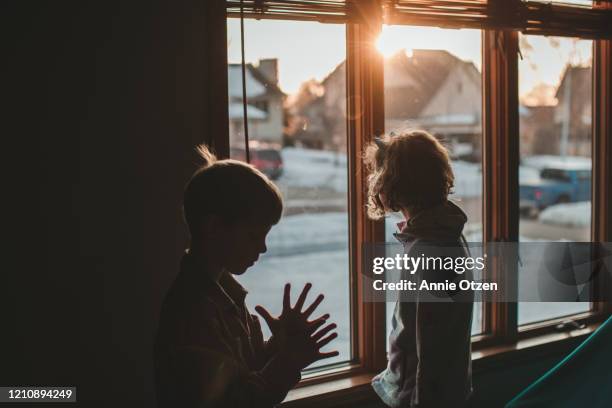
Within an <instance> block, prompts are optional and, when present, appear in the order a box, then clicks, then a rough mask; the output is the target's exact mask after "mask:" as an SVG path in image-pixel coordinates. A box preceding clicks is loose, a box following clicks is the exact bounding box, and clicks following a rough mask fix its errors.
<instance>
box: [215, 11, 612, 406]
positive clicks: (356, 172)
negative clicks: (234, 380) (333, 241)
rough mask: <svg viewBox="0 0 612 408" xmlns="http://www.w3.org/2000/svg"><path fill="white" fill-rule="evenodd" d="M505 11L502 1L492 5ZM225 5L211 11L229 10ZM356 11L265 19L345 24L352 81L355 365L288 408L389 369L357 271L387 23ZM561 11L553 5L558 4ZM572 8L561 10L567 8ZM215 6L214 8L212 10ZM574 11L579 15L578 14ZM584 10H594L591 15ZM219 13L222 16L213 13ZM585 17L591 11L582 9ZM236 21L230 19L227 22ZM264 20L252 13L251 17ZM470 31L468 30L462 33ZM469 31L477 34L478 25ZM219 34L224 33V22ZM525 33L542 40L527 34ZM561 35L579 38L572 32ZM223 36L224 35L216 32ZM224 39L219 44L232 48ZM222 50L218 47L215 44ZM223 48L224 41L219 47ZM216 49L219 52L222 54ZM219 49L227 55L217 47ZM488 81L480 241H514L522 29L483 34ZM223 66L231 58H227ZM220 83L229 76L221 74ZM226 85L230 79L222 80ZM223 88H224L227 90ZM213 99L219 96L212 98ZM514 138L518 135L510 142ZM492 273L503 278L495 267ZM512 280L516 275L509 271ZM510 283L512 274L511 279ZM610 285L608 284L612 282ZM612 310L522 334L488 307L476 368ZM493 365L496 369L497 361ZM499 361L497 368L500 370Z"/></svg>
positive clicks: (604, 58)
mask: <svg viewBox="0 0 612 408" xmlns="http://www.w3.org/2000/svg"><path fill="white" fill-rule="evenodd" d="M489 1H490V2H491V3H496V4H499V3H498V2H499V1H504V0H489ZM224 3H225V2H224V0H214V1H211V4H216V7H221V6H222V7H223V8H224V9H225V7H226V4H224ZM347 3H349V7H350V8H351V10H352V13H351V17H350V19H348V20H347V19H342V18H339V17H337V16H332V17H329V16H321V17H320V18H317V17H316V16H314V17H313V16H308V18H300V17H299V16H298V17H296V16H291V17H287V16H283V15H276V16H270V17H267V16H266V17H264V18H273V19H274V18H280V19H302V20H309V21H321V22H331V23H345V24H346V43H347V47H346V50H347V56H346V67H347V69H346V73H347V74H346V75H347V76H346V84H347V113H348V114H347V117H348V118H347V137H348V144H347V148H348V166H349V171H348V174H349V180H348V183H349V192H348V201H349V242H350V245H349V253H350V288H351V295H350V299H351V328H352V333H351V335H352V342H351V349H352V350H351V354H352V356H353V358H352V360H351V361H350V362H348V363H345V364H339V365H336V366H335V367H326V368H325V371H324V372H323V373H315V374H317V375H308V374H307V375H306V376H305V379H304V380H303V381H302V382H301V383H300V385H299V387H298V388H296V389H295V390H292V391H291V392H290V395H289V397H288V399H287V401H286V402H284V403H283V406H286V407H301V406H311V405H312V404H314V403H317V405H320V408H322V407H325V406H337V403H338V402H339V401H341V402H342V404H344V405H347V406H348V405H350V404H353V403H357V402H360V401H365V400H368V399H371V398H373V392H372V390H371V387H370V386H369V382H370V380H371V378H372V376H373V375H374V374H376V373H378V372H379V371H380V370H382V369H383V368H384V367H385V366H386V347H385V345H386V341H387V339H386V330H385V325H386V316H385V304H384V303H366V302H364V301H362V299H363V287H362V279H361V274H362V273H364V272H365V271H366V268H364V265H363V264H362V259H363V256H362V251H363V243H372V242H381V241H383V240H384V222H382V221H372V220H369V219H368V218H367V217H366V214H365V210H364V206H363V205H362V204H363V203H364V202H365V197H366V186H365V182H364V179H365V170H364V168H363V163H362V161H361V159H360V158H361V153H362V151H363V148H364V146H365V145H366V144H367V143H369V142H370V141H371V139H372V137H373V136H375V135H380V134H382V133H384V78H383V76H384V75H383V62H382V57H381V56H380V55H379V54H378V53H377V52H376V51H375V47H374V41H375V39H376V37H377V35H378V34H379V33H380V30H381V29H382V24H383V14H382V7H381V5H382V2H381V0H347ZM555 7H557V6H555ZM564 7H567V6H561V8H562V9H564ZM211 8H214V7H211ZM598 8H599V9H606V10H610V9H612V7H611V3H610V2H608V1H596V2H595V3H594V6H593V9H598ZM576 9H577V10H576V12H577V13H580V10H579V8H578V7H577V8H576ZM586 10H588V11H586ZM217 11H218V10H217ZM584 13H585V16H586V15H587V14H588V15H589V16H591V15H592V9H590V8H589V9H585V12H584ZM230 16H231V17H237V16H236V15H235V14H228V13H226V14H225V17H230ZM247 16H248V17H255V18H262V16H261V15H259V14H256V13H251V14H246V13H245V17H247ZM466 28H470V27H466ZM472 28H473V27H472ZM223 29H224V30H226V26H225V24H223ZM526 31H527V32H526V34H529V35H538V34H533V33H531V32H529V30H526ZM560 31H561V32H562V33H561V34H563V35H568V36H571V35H572V34H574V35H575V34H576V33H575V32H574V31H573V29H572V27H569V26H568V27H567V31H565V32H563V28H562V27H561V28H560ZM217 34H220V31H218V30H217ZM225 36H226V32H224V33H223V35H222V36H220V37H216V38H218V39H219V40H218V41H220V40H223V44H222V45H224V46H225V44H226V37H225ZM605 36H606V38H599V39H594V51H593V109H592V115H593V121H592V123H593V139H592V140H593V142H592V154H593V155H592V157H593V188H592V203H593V205H592V220H593V221H592V240H593V241H596V242H609V241H612V213H611V211H612V200H610V198H612V197H611V195H612V193H611V190H612V189H611V187H610V183H609V181H610V180H612V164H610V162H609V161H608V158H609V157H612V93H611V92H609V91H606V90H609V89H611V85H612V40H611V39H610V37H609V32H608V33H605ZM215 43H216V42H215ZM219 43H220V42H219ZM217 48H219V50H217ZM217 48H215V50H217V51H218V52H217V53H216V54H217V55H218V56H220V55H221V51H220V48H221V47H217ZM482 53H483V64H482V84H483V88H482V90H483V92H482V94H483V99H482V103H483V110H482V112H483V136H482V137H483V141H482V142H483V149H482V151H483V158H482V159H483V197H486V199H484V200H483V209H482V210H483V242H484V243H487V242H517V241H518V225H519V224H518V222H519V214H518V161H519V138H518V137H517V136H516V135H518V131H519V129H518V59H517V55H518V31H517V30H516V29H513V30H509V29H503V30H502V29H491V28H486V29H483V30H482ZM225 68H227V54H226V55H225ZM222 77H223V75H222ZM225 78H226V76H225ZM224 85H225V84H224V83H223V81H219V82H218V86H219V89H216V90H215V92H216V93H219V94H220V92H221V91H224V92H225V89H221V88H220V87H221V86H224ZM215 92H213V93H215ZM512 135H515V136H514V137H512ZM228 139H229V138H228V134H227V132H223V131H220V132H216V136H213V137H212V139H211V140H207V142H208V143H209V144H212V145H213V146H216V149H217V152H218V153H219V155H220V156H221V157H227V156H228V154H229V151H226V150H229V149H228V148H227V146H228ZM491 273H492V274H493V275H494V276H495V275H496V274H500V273H501V269H500V268H496V267H495V266H494V267H493V268H492V272H491ZM504 273H507V274H508V273H510V274H511V275H512V271H505V272H504ZM506 278H507V277H506ZM609 284H612V283H611V282H606V285H609ZM610 313H612V302H598V303H594V304H593V309H592V310H591V311H590V312H588V313H584V314H581V315H577V316H573V318H575V320H577V321H579V322H583V323H585V324H586V325H587V326H586V328H584V329H579V330H572V331H567V332H558V331H557V330H556V329H555V326H556V325H557V323H559V321H560V320H566V319H567V318H562V319H553V320H548V321H546V322H541V323H536V324H533V325H528V326H525V328H521V329H520V330H519V327H518V318H517V303H516V302H514V303H508V302H493V303H489V304H488V305H487V306H486V307H485V310H484V313H483V329H484V330H483V331H484V334H482V335H477V336H474V337H473V349H474V353H473V357H474V359H475V364H474V367H475V370H478V367H479V366H486V365H487V364H500V361H502V362H503V361H505V360H503V359H504V358H512V357H513V356H516V355H517V354H518V353H527V352H529V350H530V349H531V348H535V347H545V346H550V347H556V348H559V349H562V347H565V346H566V345H567V344H573V343H569V342H570V340H572V341H575V340H576V339H581V338H584V337H585V336H586V335H588V334H589V333H591V332H592V331H593V330H594V329H595V328H596V327H597V326H598V325H599V324H600V323H601V321H602V320H603V319H604V318H605V317H606V316H607V315H609V314H610ZM491 362H494V363H491ZM495 362H496V363H495Z"/></svg>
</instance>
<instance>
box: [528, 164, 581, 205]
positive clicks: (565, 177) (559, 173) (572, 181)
mask: <svg viewBox="0 0 612 408" xmlns="http://www.w3.org/2000/svg"><path fill="white" fill-rule="evenodd" d="M519 194H520V209H521V213H523V214H533V213H534V212H539V211H540V210H543V209H544V208H546V207H548V206H551V205H555V204H561V203H574V202H578V201H589V200H590V199H591V166H590V164H589V165H587V164H585V163H576V162H574V161H567V162H564V161H561V160H559V161H558V162H557V163H551V164H549V165H548V166H545V167H542V168H541V170H540V176H539V178H536V179H531V180H523V181H521V182H520V186H519Z"/></svg>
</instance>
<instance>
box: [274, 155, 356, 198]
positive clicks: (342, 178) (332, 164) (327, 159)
mask: <svg viewBox="0 0 612 408" xmlns="http://www.w3.org/2000/svg"><path fill="white" fill-rule="evenodd" d="M281 154H282V157H283V175H282V176H281V177H280V178H279V179H278V184H280V185H281V186H282V185H291V186H292V187H311V188H329V189H332V190H334V191H338V192H342V193H345V192H346V191H347V183H348V181H347V164H346V154H342V153H336V152H331V151H325V150H310V149H303V148H296V147H286V148H284V149H283V150H282V152H281Z"/></svg>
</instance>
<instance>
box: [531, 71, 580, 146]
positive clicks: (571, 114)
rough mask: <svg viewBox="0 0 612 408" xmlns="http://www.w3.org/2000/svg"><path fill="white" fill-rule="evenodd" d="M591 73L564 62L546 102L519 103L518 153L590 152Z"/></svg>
mask: <svg viewBox="0 0 612 408" xmlns="http://www.w3.org/2000/svg"><path fill="white" fill-rule="evenodd" d="M591 73H592V71H591V68H590V67H582V66H571V65H568V66H567V67H566V68H565V71H564V72H563V75H562V77H561V81H560V83H559V86H558V87H557V88H556V89H554V97H551V98H550V99H551V100H550V101H545V100H540V101H538V104H536V105H533V106H529V105H521V106H520V108H519V129H520V135H521V136H520V137H521V147H520V149H521V155H523V156H529V155H561V156H565V155H570V156H590V155H591V92H592V83H591ZM551 96H552V95H551Z"/></svg>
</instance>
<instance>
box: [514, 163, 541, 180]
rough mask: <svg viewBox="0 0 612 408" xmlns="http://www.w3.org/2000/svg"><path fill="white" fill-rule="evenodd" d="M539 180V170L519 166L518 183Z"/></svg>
mask: <svg viewBox="0 0 612 408" xmlns="http://www.w3.org/2000/svg"><path fill="white" fill-rule="evenodd" d="M538 180H540V169H538V168H536V167H529V166H519V183H528V182H534V181H538Z"/></svg>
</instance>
